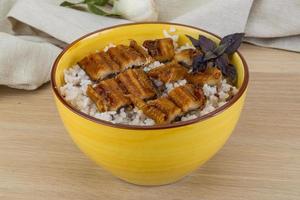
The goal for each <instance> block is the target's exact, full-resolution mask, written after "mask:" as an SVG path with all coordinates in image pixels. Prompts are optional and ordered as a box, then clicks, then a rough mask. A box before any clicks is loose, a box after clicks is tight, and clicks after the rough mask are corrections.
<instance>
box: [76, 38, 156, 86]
mask: <svg viewBox="0 0 300 200" xmlns="http://www.w3.org/2000/svg"><path fill="white" fill-rule="evenodd" d="M151 62H152V58H151V57H150V56H149V54H148V53H147V51H145V50H144V49H143V48H142V47H141V46H139V45H138V44H137V43H136V41H134V40H132V41H131V42H130V45H129V46H125V45H117V46H116V47H112V48H109V49H108V51H107V52H104V51H101V52H99V53H94V54H91V55H89V56H87V57H85V58H83V59H82V60H81V61H79V62H78V65H79V66H80V67H81V68H82V69H83V70H84V71H85V72H86V73H87V74H88V75H89V76H90V78H91V79H92V80H93V81H97V80H102V79H104V78H106V77H107V76H109V75H111V74H114V73H119V72H122V71H124V70H126V69H128V68H131V67H133V66H143V65H148V64H149V63H151Z"/></svg>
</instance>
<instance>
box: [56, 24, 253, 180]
mask: <svg viewBox="0 0 300 200" xmlns="http://www.w3.org/2000/svg"><path fill="white" fill-rule="evenodd" d="M170 27H175V28H176V34H179V35H180V39H179V44H185V43H186V42H188V40H187V38H186V37H184V35H185V34H188V35H191V36H194V37H198V35H199V34H203V35H205V36H207V37H209V38H211V39H212V40H214V41H216V42H218V41H219V37H218V36H216V35H214V34H211V33H209V32H207V31H204V30H201V29H198V28H195V27H191V26H186V25H181V24H171V23H135V24H125V25H120V26H114V27H111V28H106V29H102V30H99V31H96V32H93V33H90V34H88V35H86V36H84V37H82V38H80V39H78V40H76V41H75V42H73V43H72V44H70V45H69V46H68V47H67V48H66V49H65V50H64V51H63V52H62V53H61V54H60V55H59V56H58V58H57V60H56V62H55V63H54V66H53V69H52V74H51V82H52V87H53V91H54V98H55V102H56V105H57V109H58V111H59V114H60V117H61V119H62V121H63V123H64V125H65V127H66V129H67V131H68V132H69V134H70V136H71V137H72V139H73V140H74V142H75V143H76V144H77V145H78V147H79V148H80V149H81V150H82V151H83V152H84V153H85V154H86V155H87V156H88V157H90V158H91V159H92V160H94V161H95V162H96V163H97V164H99V165H100V166H101V167H102V168H104V169H106V170H107V171H109V172H111V173H112V174H113V175H115V176H116V177H119V178H120V179H122V180H125V181H127V182H130V183H134V184H138V185H163V184H168V183H172V182H175V181H177V180H179V179H181V178H182V177H184V176H186V175H187V174H189V173H191V172H192V171H194V170H195V169H197V168H198V167H199V166H201V165H202V164H203V163H205V162H206V161H207V160H209V159H210V158H211V157H212V156H213V155H214V154H215V153H216V152H217V151H218V150H219V149H220V148H221V147H222V146H223V145H224V143H225V142H226V140H227V139H228V137H229V136H230V134H231V133H232V131H233V129H234V127H235V126H236V123H237V121H238V119H239V116H240V113H241V110H242V108H243V105H244V99H245V96H246V90H247V85H248V68H247V65H246V62H245V60H244V59H243V57H242V56H241V54H240V53H238V52H237V53H235V54H234V55H233V58H232V59H233V63H234V64H235V66H236V67H237V73H238V81H237V86H238V88H239V92H238V94H237V95H235V96H234V97H233V99H231V100H230V101H229V102H228V103H227V104H225V105H224V106H222V107H220V108H218V109H216V110H215V111H214V112H211V113H209V114H207V115H204V116H202V117H200V118H197V119H194V120H190V121H185V122H179V123H175V124H168V125H155V126H149V127H145V126H129V125H115V124H111V123H109V122H105V121H102V120H99V119H96V118H93V117H90V116H88V115H86V114H84V113H82V112H80V111H77V110H75V109H74V108H72V107H71V106H70V105H69V104H68V103H66V101H65V100H64V99H63V98H62V96H61V95H60V93H59V87H60V86H62V85H63V84H64V78H63V71H64V70H65V69H67V68H69V67H71V66H72V65H74V64H76V62H77V61H79V60H80V59H82V58H83V57H84V56H86V55H87V54H89V53H92V52H95V51H96V50H102V49H103V48H104V47H105V46H107V45H108V44H109V43H114V44H121V43H122V44H129V40H130V39H134V40H136V41H137V42H138V43H140V44H141V43H142V42H143V41H144V40H146V39H155V38H162V37H164V36H163V30H169V28H170Z"/></svg>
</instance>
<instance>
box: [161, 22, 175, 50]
mask: <svg viewBox="0 0 300 200" xmlns="http://www.w3.org/2000/svg"><path fill="white" fill-rule="evenodd" d="M175 32H176V29H175V27H170V30H169V31H167V30H163V34H164V37H166V38H171V39H172V40H173V45H174V47H175V49H176V48H177V47H178V43H177V42H178V39H179V35H177V34H174V33H175Z"/></svg>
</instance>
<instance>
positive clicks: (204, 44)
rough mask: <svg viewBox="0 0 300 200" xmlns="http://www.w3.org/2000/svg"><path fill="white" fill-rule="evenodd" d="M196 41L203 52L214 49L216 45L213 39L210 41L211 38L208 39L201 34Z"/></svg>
mask: <svg viewBox="0 0 300 200" xmlns="http://www.w3.org/2000/svg"><path fill="white" fill-rule="evenodd" d="M198 43H199V45H200V49H201V50H202V51H203V52H204V53H206V52H209V51H214V49H215V48H216V47H217V45H216V43H215V42H214V41H212V40H211V39H209V38H207V37H205V36H203V35H199V39H198Z"/></svg>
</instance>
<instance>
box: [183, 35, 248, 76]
mask: <svg viewBox="0 0 300 200" xmlns="http://www.w3.org/2000/svg"><path fill="white" fill-rule="evenodd" d="M244 35H245V34H244V33H234V34H230V35H227V36H225V37H223V38H222V39H221V41H220V43H219V45H217V44H216V43H215V42H214V41H212V40H211V39H209V38H207V37H205V36H203V35H199V37H198V39H195V38H193V37H191V36H189V35H186V36H187V37H188V38H189V40H190V41H191V42H192V44H193V46H194V47H195V48H196V49H199V50H200V51H201V52H202V54H199V55H197V56H195V57H194V59H193V65H192V68H193V72H203V71H205V70H206V69H207V67H208V66H212V67H217V68H218V69H220V70H221V71H222V74H223V75H224V76H226V77H228V78H230V79H231V80H232V81H235V80H236V75H237V73H236V69H235V67H234V65H233V64H231V63H230V62H229V56H230V55H232V54H233V53H234V52H235V51H236V50H237V49H238V48H239V47H240V45H241V43H242V41H243V38H244Z"/></svg>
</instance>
